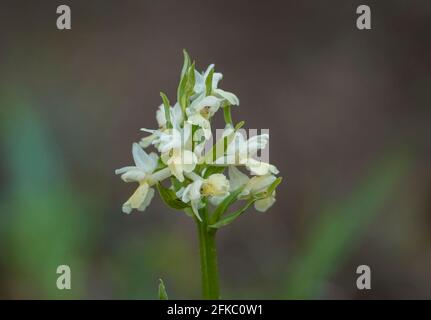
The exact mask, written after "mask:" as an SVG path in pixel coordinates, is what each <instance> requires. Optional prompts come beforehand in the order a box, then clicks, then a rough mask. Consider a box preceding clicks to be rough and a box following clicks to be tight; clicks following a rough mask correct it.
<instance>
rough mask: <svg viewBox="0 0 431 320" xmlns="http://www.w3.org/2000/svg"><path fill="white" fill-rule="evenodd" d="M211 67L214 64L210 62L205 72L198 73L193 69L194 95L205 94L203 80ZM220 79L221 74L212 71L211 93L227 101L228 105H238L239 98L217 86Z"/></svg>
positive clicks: (221, 77)
mask: <svg viewBox="0 0 431 320" xmlns="http://www.w3.org/2000/svg"><path fill="white" fill-rule="evenodd" d="M213 68H214V65H213V64H211V65H209V66H208V68H207V70H206V71H205V72H202V73H199V72H198V71H195V87H194V91H195V92H196V95H195V97H196V96H198V95H201V94H205V92H206V84H205V80H206V79H207V77H208V75H209V73H210V72H211V70H212V69H213ZM221 79H223V74H221V73H218V72H214V73H213V79H212V84H211V95H213V96H215V97H217V98H220V99H222V100H225V101H227V102H228V103H229V104H230V105H239V99H238V97H237V96H236V95H235V94H233V93H232V92H228V91H224V90H222V89H219V88H217V86H218V83H219V81H220V80H221ZM192 98H193V97H192Z"/></svg>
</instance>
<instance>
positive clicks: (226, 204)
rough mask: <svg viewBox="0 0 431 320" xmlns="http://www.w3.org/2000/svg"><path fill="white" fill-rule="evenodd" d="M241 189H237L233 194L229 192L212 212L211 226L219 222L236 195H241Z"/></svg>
mask: <svg viewBox="0 0 431 320" xmlns="http://www.w3.org/2000/svg"><path fill="white" fill-rule="evenodd" d="M241 191H242V188H238V189H237V190H235V191H234V192H231V193H230V194H229V195H228V196H227V197H226V198H225V199H224V200H223V201H222V202H221V203H220V204H219V205H218V206H217V208H216V209H215V210H214V212H213V214H212V216H211V224H215V223H217V222H218V221H219V220H220V217H221V216H222V215H223V213H225V212H226V210H227V209H228V208H229V206H230V205H231V204H232V203H233V202H234V201H235V200H236V199H237V197H238V195H239V194H240V193H241Z"/></svg>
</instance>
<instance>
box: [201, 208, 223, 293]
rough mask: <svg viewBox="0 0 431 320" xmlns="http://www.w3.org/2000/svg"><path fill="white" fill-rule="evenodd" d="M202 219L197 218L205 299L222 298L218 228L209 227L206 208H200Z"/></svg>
mask: <svg viewBox="0 0 431 320" xmlns="http://www.w3.org/2000/svg"><path fill="white" fill-rule="evenodd" d="M199 213H200V216H201V218H202V221H199V220H196V222H197V225H198V233H199V248H200V255H201V275H202V294H203V298H204V299H210V300H215V299H220V288H219V276H218V269H217V251H216V241H215V235H216V230H212V229H210V228H208V213H207V210H206V208H203V209H202V210H199Z"/></svg>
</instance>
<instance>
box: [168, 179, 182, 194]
mask: <svg viewBox="0 0 431 320" xmlns="http://www.w3.org/2000/svg"><path fill="white" fill-rule="evenodd" d="M171 183H172V185H173V187H174V190H175V191H178V190H180V189H181V187H182V184H181V182H180V181H179V180H178V179H177V178H176V177H174V176H172V177H171Z"/></svg>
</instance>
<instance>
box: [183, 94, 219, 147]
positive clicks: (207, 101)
mask: <svg viewBox="0 0 431 320" xmlns="http://www.w3.org/2000/svg"><path fill="white" fill-rule="evenodd" d="M221 102H222V100H221V99H218V98H216V97H213V96H207V97H205V94H202V95H200V96H199V97H197V98H196V99H195V100H194V101H193V102H192V103H191V104H190V106H189V107H188V108H187V109H186V113H187V122H188V123H190V124H194V125H197V126H199V127H201V128H202V129H203V131H204V136H205V139H206V140H208V139H209V138H210V137H211V124H210V121H209V119H210V118H211V117H212V116H213V115H214V114H215V113H216V112H217V110H218V109H219V108H220V106H221Z"/></svg>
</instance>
